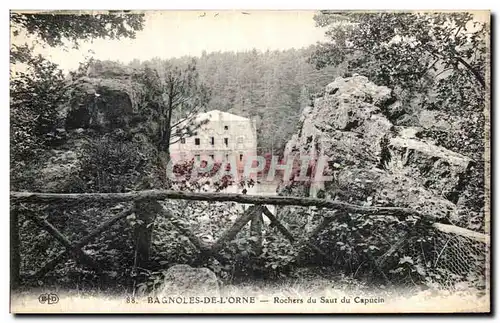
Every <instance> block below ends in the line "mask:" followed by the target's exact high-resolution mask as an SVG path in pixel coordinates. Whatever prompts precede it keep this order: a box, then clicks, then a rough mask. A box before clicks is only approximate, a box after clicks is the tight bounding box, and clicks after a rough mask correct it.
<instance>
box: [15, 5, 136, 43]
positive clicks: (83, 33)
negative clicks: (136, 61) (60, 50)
mask: <svg viewBox="0 0 500 323" xmlns="http://www.w3.org/2000/svg"><path fill="white" fill-rule="evenodd" d="M10 22H11V30H12V33H13V36H14V37H16V36H18V35H19V34H20V33H22V32H23V31H24V32H26V33H28V34H30V35H33V36H35V37H38V38H39V39H40V40H41V41H43V42H44V43H45V44H47V45H49V46H51V47H55V46H65V45H66V43H65V42H66V41H69V42H71V43H73V45H74V46H75V47H78V46H79V44H80V41H82V40H83V41H87V40H92V39H95V38H110V39H119V38H122V37H125V38H135V35H136V32H137V31H139V30H142V27H143V24H144V15H143V14H132V13H130V12H128V11H119V10H111V11H109V12H106V13H98V14H69V13H55V12H46V13H30V12H11V14H10Z"/></svg>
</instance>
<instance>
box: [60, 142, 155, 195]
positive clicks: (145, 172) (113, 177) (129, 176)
mask: <svg viewBox="0 0 500 323" xmlns="http://www.w3.org/2000/svg"><path fill="white" fill-rule="evenodd" d="M82 148H83V150H82V153H81V156H80V158H79V164H80V167H79V170H80V173H79V176H78V178H75V182H74V183H75V184H77V182H79V183H80V185H74V186H73V187H70V188H69V189H70V190H73V191H74V190H77V191H78V192H82V193H83V192H114V193H117V192H129V191H136V190H141V189H150V188H153V187H158V185H159V179H158V176H157V175H158V174H157V173H156V172H157V170H156V168H155V165H156V164H155V162H156V159H155V156H156V151H155V149H154V148H152V147H148V145H145V144H144V143H140V142H134V141H132V142H130V141H126V140H123V139H120V138H113V137H112V136H105V137H104V138H102V139H97V140H95V141H91V142H89V143H87V144H85V145H84V146H83V147H82Z"/></svg>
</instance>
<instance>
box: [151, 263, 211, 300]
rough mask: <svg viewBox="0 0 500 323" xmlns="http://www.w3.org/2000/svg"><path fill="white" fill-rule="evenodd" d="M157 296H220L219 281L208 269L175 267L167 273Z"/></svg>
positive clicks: (186, 266)
mask: <svg viewBox="0 0 500 323" xmlns="http://www.w3.org/2000/svg"><path fill="white" fill-rule="evenodd" d="M158 294H159V295H157V296H174V295H175V296H200V295H203V296H220V290H219V281H218V279H217V277H216V276H215V273H214V272H213V271H211V270H210V269H208V268H193V267H191V266H189V265H174V266H172V267H170V268H169V269H168V270H167V271H166V273H165V278H164V281H163V284H162V286H161V288H160V289H159V293H158Z"/></svg>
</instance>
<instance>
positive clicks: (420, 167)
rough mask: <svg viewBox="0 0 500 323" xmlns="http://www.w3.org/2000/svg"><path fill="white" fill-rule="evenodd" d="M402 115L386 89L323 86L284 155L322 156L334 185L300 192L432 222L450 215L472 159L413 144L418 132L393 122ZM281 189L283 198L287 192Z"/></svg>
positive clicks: (358, 81)
mask: <svg viewBox="0 0 500 323" xmlns="http://www.w3.org/2000/svg"><path fill="white" fill-rule="evenodd" d="M400 111H402V109H401V104H400V103H399V102H397V101H396V100H395V98H394V96H393V94H392V91H391V90H390V89H389V88H387V87H383V86H377V85H375V84H373V83H372V82H370V81H369V80H368V79H367V78H366V77H364V76H359V75H354V76H352V77H350V78H337V79H336V80H335V81H334V82H332V83H330V84H328V86H327V87H326V90H325V92H324V94H323V96H321V97H318V98H316V99H315V101H314V104H313V107H307V108H305V109H304V110H303V114H302V117H301V119H300V122H301V126H300V130H299V132H298V133H297V134H296V135H294V136H293V137H292V139H291V140H290V141H289V142H288V144H287V146H286V149H285V155H286V156H287V157H288V158H296V157H297V155H307V156H326V157H328V160H329V162H328V166H329V170H327V171H325V174H332V175H333V177H334V179H333V180H332V181H330V182H325V183H317V182H316V183H315V182H313V183H312V184H311V186H310V187H309V190H308V192H307V190H305V191H304V190H302V192H306V194H305V195H307V193H308V194H309V195H313V196H316V195H317V194H318V193H321V194H322V196H323V195H324V196H325V197H327V198H331V199H340V200H344V201H346V202H350V203H356V204H362V205H377V206H399V207H410V208H414V209H417V210H420V211H422V212H424V213H426V214H429V215H431V216H434V217H436V218H443V217H453V216H454V214H455V213H456V205H455V204H454V203H455V202H456V201H455V200H454V198H453V196H454V195H456V191H457V190H458V189H459V188H458V187H459V184H460V181H461V180H462V179H463V176H464V174H465V173H466V171H467V168H468V167H469V164H470V162H471V161H470V160H469V159H468V158H467V157H465V156H462V155H460V154H458V153H455V152H453V151H450V150H448V149H445V148H443V147H439V146H437V145H435V144H434V143H433V142H431V141H426V140H424V139H419V138H418V133H419V131H420V130H421V129H423V127H414V128H411V127H407V128H403V127H397V126H394V125H393V123H392V122H391V120H394V119H393V117H394V116H395V115H398V114H399V112H400ZM424 119H425V120H428V119H429V116H424ZM425 127H429V125H428V124H426V126H425ZM293 185H296V183H294V184H293ZM288 186H290V185H288ZM280 189H281V191H282V192H286V191H287V189H289V187H287V185H284V186H282V187H281V188H280ZM288 191H290V190H288ZM298 191H300V190H297V189H296V190H295V191H294V192H295V193H297V192H298Z"/></svg>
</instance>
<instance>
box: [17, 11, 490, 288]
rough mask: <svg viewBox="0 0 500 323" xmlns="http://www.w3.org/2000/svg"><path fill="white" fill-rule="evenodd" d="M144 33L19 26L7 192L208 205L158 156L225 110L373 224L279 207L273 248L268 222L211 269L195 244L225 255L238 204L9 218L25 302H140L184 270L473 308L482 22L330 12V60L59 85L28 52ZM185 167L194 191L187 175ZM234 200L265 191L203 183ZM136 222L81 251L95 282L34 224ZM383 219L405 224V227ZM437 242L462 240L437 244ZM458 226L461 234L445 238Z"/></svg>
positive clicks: (38, 17)
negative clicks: (309, 162)
mask: <svg viewBox="0 0 500 323" xmlns="http://www.w3.org/2000/svg"><path fill="white" fill-rule="evenodd" d="M144 19H145V17H144V15H140V14H130V13H124V12H110V13H109V14H98V15H80V16H73V15H55V14H23V13H11V32H12V34H13V35H14V36H16V35H18V34H20V33H28V34H30V35H32V36H33V37H36V39H37V43H38V45H37V44H13V45H12V47H11V52H10V58H11V82H10V100H11V101H10V102H11V104H10V124H11V129H10V130H11V137H10V142H11V146H10V157H11V158H10V185H11V191H12V192H41V193H131V192H132V193H133V192H137V191H143V190H164V189H175V190H177V191H187V192H191V193H196V192H203V188H202V186H203V185H201V184H199V183H186V182H182V183H174V182H171V181H170V180H169V179H168V178H166V176H165V171H166V167H167V166H166V165H167V163H168V161H169V158H170V156H169V146H170V145H171V144H172V143H173V142H176V140H179V139H180V138H183V137H185V136H189V135H192V134H194V133H196V131H197V130H198V129H199V127H200V126H201V125H200V124H196V122H194V117H195V116H196V114H197V113H199V112H202V111H210V110H214V109H217V110H221V111H226V112H230V113H233V114H237V115H240V116H244V117H251V118H253V119H255V120H256V124H257V136H258V153H259V154H266V153H271V154H273V155H278V156H280V157H284V156H286V155H287V154H291V153H300V154H310V153H322V154H326V155H328V157H329V158H330V161H331V162H330V164H329V166H330V167H331V169H333V171H332V176H333V178H334V181H333V182H332V183H326V184H324V185H323V186H321V187H318V188H317V189H315V193H314V194H315V195H314V198H317V199H323V200H325V201H326V200H328V201H335V203H337V202H342V203H349V205H354V206H356V207H360V208H361V210H363V208H364V207H366V208H369V209H370V210H374V211H373V212H372V213H373V214H372V215H373V216H369V217H367V216H366V214H365V213H363V212H362V211H359V212H357V211H352V210H358V209H356V208H353V209H352V210H351V209H350V210H351V211H349V212H344V211H342V209H339V210H330V209H325V208H321V207H310V208H309V207H305V206H290V205H282V206H277V207H276V209H275V213H276V215H275V216H276V218H277V219H278V220H279V221H280V223H282V224H281V226H283V227H284V230H283V228H281V227H280V225H278V224H277V222H273V225H269V223H266V222H265V223H262V224H259V225H262V226H263V227H262V229H261V230H258V229H257V230H258V231H261V234H260V236H261V238H259V239H255V237H254V236H253V234H255V230H256V229H255V228H254V227H253V226H252V228H250V229H249V230H246V231H245V230H242V231H241V232H238V233H237V234H236V233H235V235H234V236H233V237H232V239H229V240H230V241H227V245H224V246H222V245H221V246H219V245H217V244H215V246H216V247H217V248H218V249H217V250H218V251H219V256H217V257H215V256H212V257H210V256H207V255H204V254H203V248H202V250H201V251H200V250H199V248H198V249H197V248H196V245H194V244H193V243H192V242H193V241H198V239H202V240H203V241H205V242H207V241H208V242H207V243H210V242H214V241H217V239H219V238H221V237H225V236H224V235H223V233H222V232H226V233H227V231H224V229H227V228H231V225H232V224H231V223H233V222H234V220H235V219H236V218H238V214H240V213H241V212H245V208H243V206H242V204H239V203H237V202H234V201H233V202H213V201H211V202H209V201H206V200H203V201H201V200H199V201H192V200H178V199H167V200H166V201H162V202H161V204H159V203H157V202H156V201H154V203H153V202H152V201H149V200H146V201H135V202H134V201H122V202H120V203H118V204H114V205H110V203H109V202H106V203H104V202H103V203H98V202H95V201H91V202H85V203H84V202H79V201H76V203H75V202H71V201H67V202H65V201H58V202H54V203H52V204H30V203H28V202H23V201H22V199H20V200H21V202H16V201H15V199H14V200H13V201H14V202H16V203H12V204H11V232H14V233H17V234H15V235H14V238H13V239H14V240H13V241H11V257H12V254H14V260H16V259H17V263H18V266H17V267H16V266H14V268H12V267H11V279H13V280H11V281H13V282H14V283H13V284H14V286H15V287H16V288H17V287H20V288H21V289H22V288H30V287H33V286H36V285H37V284H44V285H45V286H52V285H57V286H63V287H64V288H69V289H75V288H76V289H81V290H87V291H95V290H100V291H102V290H105V291H109V292H111V293H120V292H124V291H126V292H130V291H131V290H140V292H142V293H148V292H152V291H154V290H155V288H157V287H158V286H159V285H161V284H162V282H163V278H164V272H165V270H166V269H167V268H168V267H169V266H171V265H173V264H189V265H192V266H195V267H206V268H209V269H210V270H211V271H213V272H214V273H215V274H216V275H217V277H218V278H219V279H221V280H223V281H224V282H225V284H228V285H231V284H237V283H240V282H244V281H248V280H250V281H251V280H264V281H273V282H279V281H281V280H286V279H288V278H290V277H291V278H294V279H298V277H299V278H301V279H303V280H305V281H307V280H310V282H312V283H311V284H312V285H311V286H313V285H314V284H315V283H314V281H315V279H316V281H318V279H319V278H318V277H321V281H322V282H323V283H322V284H326V283H331V282H332V281H335V282H342V284H345V285H355V286H356V287H357V288H360V286H365V285H366V286H378V287H380V286H382V288H387V287H388V286H389V287H394V288H396V287H398V288H399V287H403V288H410V287H411V288H412V289H416V290H421V288H437V289H439V288H441V289H442V288H448V287H449V286H451V285H453V286H455V284H466V285H467V288H474V289H477V290H479V291H482V292H484V290H485V286H486V284H487V283H486V282H485V278H484V264H485V262H486V260H485V259H486V258H487V252H486V249H485V246H484V242H482V241H483V240H481V241H479V242H478V241H477V239H476V240H475V238H471V237H476V235H474V233H481V234H483V233H484V232H488V230H489V222H488V218H487V216H488V213H489V209H488V207H489V200H488V196H489V184H488V183H489V179H488V176H487V174H489V168H488V167H489V164H488V161H485V156H486V154H485V151H486V149H488V146H487V145H489V119H488V118H489V114H488V111H487V109H486V110H485V103H486V102H489V101H488V100H489V81H488V80H489V75H488V72H489V70H488V63H489V48H488V43H487V37H489V29H488V28H489V24H488V23H486V22H481V21H477V20H476V19H475V17H474V15H473V14H470V13H465V12H463V13H385V12H381V13H358V12H349V13H345V12H342V13H337V12H330V11H321V12H318V13H317V14H316V15H315V18H314V19H315V23H316V25H317V27H318V28H320V27H321V28H323V29H324V30H325V32H326V35H327V38H328V41H326V42H325V43H318V44H315V45H311V46H309V47H307V48H299V49H294V48H292V49H287V50H282V51H278V50H273V51H271V50H268V51H265V52H262V51H258V50H256V49H253V50H248V51H241V52H211V53H206V52H203V53H202V55H201V56H199V57H180V58H171V59H162V58H155V59H151V60H148V61H139V60H134V61H131V62H126V63H125V62H119V61H100V60H97V59H89V60H87V61H84V62H81V64H80V67H79V68H78V69H77V70H74V71H70V72H69V73H64V72H63V71H62V70H61V69H60V68H59V67H58V66H57V65H56V64H55V63H53V62H51V61H50V60H49V59H48V58H46V57H43V56H42V55H37V54H36V53H35V52H36V46H49V47H61V46H62V47H64V46H78V44H79V43H81V42H85V41H89V40H91V39H95V38H104V39H121V38H131V39H133V38H134V37H135V35H136V33H138V32H140V31H141V30H142V28H143V25H144ZM485 111H486V113H485ZM176 167H177V168H176V171H177V172H181V173H191V170H192V168H193V164H192V162H191V163H189V162H187V163H186V164H183V165H177V166H176ZM207 176H209V175H207ZM236 184H239V185H241V186H242V187H244V186H245V185H246V186H251V185H255V184H256V183H254V182H245V181H243V182H241V183H237V182H236V180H235V179H231V178H223V179H222V180H221V181H220V182H215V183H211V185H213V187H214V189H215V191H220V190H221V189H223V188H225V187H227V186H229V185H236ZM312 185H313V184H311V183H309V182H308V183H306V184H301V183H299V182H294V181H293V180H292V181H291V182H287V183H281V184H280V186H279V187H278V189H277V192H276V195H277V196H280V197H300V198H309V197H313V196H312V193H311V192H312V187H313V186H312ZM147 202H151V203H150V204H148V203H147ZM332 203H333V202H332ZM333 205H336V204H333ZM130 207H131V208H132V210H133V211H130V213H128V215H127V216H126V217H124V218H121V219H119V220H117V221H116V222H113V224H112V225H111V224H110V228H111V229H112V230H110V231H108V232H105V233H103V234H102V235H100V236H99V237H95V238H94V239H93V240H91V241H87V242H88V244H87V245H86V246H85V247H82V248H83V249H81V250H80V251H82V250H83V251H82V252H84V253H85V254H86V255H88V256H91V257H93V258H94V261H95V263H97V264H100V266H99V267H100V268H99V270H95V268H92V267H89V266H86V265H81V264H80V263H79V262H77V261H74V260H72V259H67V260H63V261H61V262H60V263H57V264H56V263H54V264H51V263H50V259H52V258H54V257H57V258H58V259H59V260H62V259H63V258H64V257H65V256H64V257H63V256H61V255H60V253H61V252H62V251H63V250H64V248H63V247H65V248H67V247H68V246H67V245H66V246H61V244H60V242H56V241H55V240H54V239H53V237H52V235H53V233H54V232H53V231H52V233H50V232H48V231H51V229H49V230H48V231H47V230H45V231H44V230H42V229H41V228H40V223H42V224H41V226H42V228H43V227H44V226H45V227H46V226H47V224H46V223H45V222H43V221H48V222H50V224H51V225H52V226H53V227H55V228H56V229H57V230H59V231H60V232H61V233H62V234H63V235H64V236H66V237H68V239H69V240H70V241H73V242H75V241H81V240H82V238H84V237H85V236H86V235H89V234H92V232H93V230H95V229H96V228H99V225H100V224H102V223H103V222H105V221H108V220H110V219H113V218H114V217H116V216H117V215H118V214H121V213H120V212H122V213H123V212H127V211H126V210H128V209H129V208H130ZM162 208H167V209H168V210H170V211H169V212H170V213H171V215H168V216H167V213H165V211H162V210H163V209H162ZM259 208H260V207H258V208H257V209H259ZM377 208H380V212H379V213H377V212H378V211H377V210H379V209H377ZM384 208H398V209H399V208H401V209H404V210H408V209H411V210H413V211H412V212H411V213H412V214H411V215H408V216H404V217H401V216H396V215H394V214H392V213H391V214H389V215H387V214H384V212H383V210H385V209H384ZM252 210H254V211H255V210H256V209H255V208H253V209H252ZM247 211H248V210H247ZM252 212H253V211H252ZM263 212H264V213H265V210H264V211H263ZM414 212H416V213H414ZM153 214H160V215H161V216H160V215H154V216H153ZM415 214H417V215H415ZM38 216H39V217H41V220H40V219H38V220H37V217H38ZM271 216H272V214H271ZM168 217H171V218H170V219H168ZM145 218H147V221H150V222H148V223H147V221H146V220H145ZM174 218H175V219H176V220H172V219H174ZM321 219H328V220H321ZM113 221H114V220H113ZM145 221H146V222H145ZM44 223H45V224H44ZM179 223H181V224H179ZM436 223H437V224H438V225H437V226H435V224H436ZM252 225H253V224H252ZM443 225H444V227H447V228H449V227H454V228H455V231H452V232H451V233H450V232H444V231H440V230H437V229H436V227H438V228H443ZM186 227H190V228H191V231H190V232H191V233H192V234H190V233H187V232H188V231H186V230H184V229H182V228H186ZM457 227H458V228H461V229H465V230H467V232H469V233H468V235H466V236H458V235H456V234H455V233H453V232H456V231H457V230H456V228H457ZM245 228H246V227H245ZM315 228H316V229H317V231H315V230H316V229H315ZM304 230H305V231H304ZM247 231H248V232H247ZM252 232H253V233H252ZM283 232H289V235H290V236H293V237H296V239H295V240H297V237H302V236H304V232H307V233H308V234H309V233H310V234H311V235H310V236H308V237H309V238H307V239H308V240H307V239H306V240H307V241H302V240H301V239H298V240H300V241H302V242H299V245H300V247H299V248H296V247H297V245H296V244H295V242H296V241H295V242H293V241H292V240H293V239H289V238H290V237H288V238H287V236H284V235H283ZM193 235H194V236H196V238H193V237H192V236H193ZM141 239H142V240H141ZM481 239H482V238H481ZM84 240H85V239H84ZM450 241H451V242H450ZM256 243H257V244H258V246H256ZM145 246H146V247H145ZM80 251H79V252H80ZM15 255H17V258H15V257H16V256H15ZM19 257H20V259H19ZM79 257H83V258H81V259H85V257H84V256H82V255H81V254H80V255H76V258H77V259H80V258H79ZM70 258H71V257H70ZM81 259H80V260H81ZM14 263H16V261H14ZM83 263H85V262H83ZM138 263H140V265H138ZM145 267H147V268H145ZM12 277H14V278H12ZM311 277H312V278H311ZM315 277H316V278H315ZM319 285H321V284H319ZM319 285H314V286H315V288H320V287H318V286H319ZM305 286H306V287H304V290H306V289H307V288H309V287H307V283H306V285H305ZM422 286H423V287H422ZM443 286H445V287H443ZM457 286H458V285H457ZM454 288H455V287H454Z"/></svg>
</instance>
